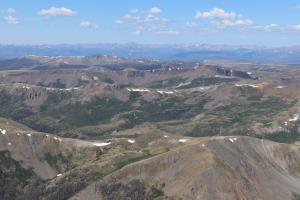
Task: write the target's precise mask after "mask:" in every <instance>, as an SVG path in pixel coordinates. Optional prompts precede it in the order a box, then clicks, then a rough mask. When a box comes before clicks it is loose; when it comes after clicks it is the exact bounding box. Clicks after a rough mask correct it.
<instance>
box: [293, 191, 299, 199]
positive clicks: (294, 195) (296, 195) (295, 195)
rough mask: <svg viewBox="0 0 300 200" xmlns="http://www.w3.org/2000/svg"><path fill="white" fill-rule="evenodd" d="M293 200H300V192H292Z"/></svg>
mask: <svg viewBox="0 0 300 200" xmlns="http://www.w3.org/2000/svg"><path fill="white" fill-rule="evenodd" d="M292 200H300V194H297V193H294V192H293V193H292Z"/></svg>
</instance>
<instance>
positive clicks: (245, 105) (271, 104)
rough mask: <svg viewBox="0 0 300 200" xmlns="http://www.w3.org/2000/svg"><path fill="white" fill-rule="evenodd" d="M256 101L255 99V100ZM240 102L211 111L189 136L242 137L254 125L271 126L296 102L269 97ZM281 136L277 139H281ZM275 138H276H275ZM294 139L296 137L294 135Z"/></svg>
mask: <svg viewBox="0 0 300 200" xmlns="http://www.w3.org/2000/svg"><path fill="white" fill-rule="evenodd" d="M253 99H255V98H253ZM253 99H252V100H250V101H249V98H248V100H244V101H243V100H239V101H237V102H235V103H232V104H231V105H227V106H223V107H219V108H217V109H215V110H213V111H209V112H208V113H206V115H205V119H204V120H202V121H201V122H200V123H199V124H197V125H196V126H195V128H194V129H193V130H192V131H190V132H188V133H186V135H188V136H194V137H199V136H213V135H241V134H245V135H246V134H247V133H249V132H248V128H250V127H251V125H253V124H254V123H262V124H265V125H267V124H270V123H271V122H272V118H273V117H274V116H276V114H278V113H280V112H282V111H286V110H288V109H289V108H290V107H291V106H293V105H294V104H295V103H296V102H295V101H294V102H285V101H283V100H281V99H279V98H275V97H269V98H268V99H265V100H253ZM279 136H280V134H279V135H278V136H276V137H279ZM274 137H275V136H274ZM292 137H294V135H292Z"/></svg>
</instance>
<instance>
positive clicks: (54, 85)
mask: <svg viewBox="0 0 300 200" xmlns="http://www.w3.org/2000/svg"><path fill="white" fill-rule="evenodd" d="M46 87H51V88H66V87H67V86H66V84H65V83H62V82H61V80H60V79H56V82H53V83H49V84H48V85H46Z"/></svg>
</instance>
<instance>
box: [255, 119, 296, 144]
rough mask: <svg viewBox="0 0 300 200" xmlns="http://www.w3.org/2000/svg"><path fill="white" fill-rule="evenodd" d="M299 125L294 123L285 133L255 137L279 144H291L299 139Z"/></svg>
mask: <svg viewBox="0 0 300 200" xmlns="http://www.w3.org/2000/svg"><path fill="white" fill-rule="evenodd" d="M298 128H299V124H298V123H296V124H294V125H293V126H292V127H290V128H288V130H286V131H279V132H276V133H272V134H264V135H263V136H260V135H256V137H258V138H264V139H268V140H272V141H275V142H280V143H289V144H290V143H293V142H295V141H297V140H299V139H300V134H299V131H298Z"/></svg>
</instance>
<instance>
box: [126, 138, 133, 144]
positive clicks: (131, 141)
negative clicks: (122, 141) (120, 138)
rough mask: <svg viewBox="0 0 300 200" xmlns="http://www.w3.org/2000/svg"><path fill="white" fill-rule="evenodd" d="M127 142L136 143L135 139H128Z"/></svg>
mask: <svg viewBox="0 0 300 200" xmlns="http://www.w3.org/2000/svg"><path fill="white" fill-rule="evenodd" d="M127 142H129V143H130V144H134V143H135V140H130V139H129V140H127Z"/></svg>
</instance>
